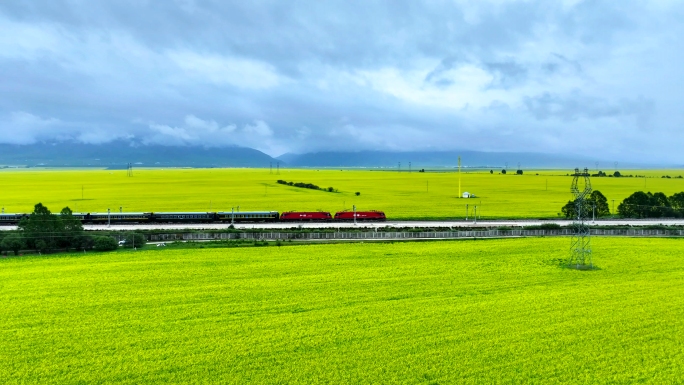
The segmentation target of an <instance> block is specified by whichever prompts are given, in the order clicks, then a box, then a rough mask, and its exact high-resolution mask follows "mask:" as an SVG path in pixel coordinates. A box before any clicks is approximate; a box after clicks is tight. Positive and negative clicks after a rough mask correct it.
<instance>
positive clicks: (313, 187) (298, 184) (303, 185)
mask: <svg viewBox="0 0 684 385" xmlns="http://www.w3.org/2000/svg"><path fill="white" fill-rule="evenodd" d="M276 182H277V183H278V184H284V185H286V186H292V187H299V188H308V189H311V190H321V191H326V192H337V189H335V188H333V187H327V188H322V187H319V186H316V185H315V184H313V183H303V182H288V181H285V180H282V179H278V180H277V181H276Z"/></svg>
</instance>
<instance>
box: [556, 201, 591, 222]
mask: <svg viewBox="0 0 684 385" xmlns="http://www.w3.org/2000/svg"><path fill="white" fill-rule="evenodd" d="M561 212H562V213H563V216H564V217H566V218H568V219H575V218H577V203H576V201H568V203H566V204H565V206H563V207H562V208H561ZM582 214H583V217H584V218H590V217H591V202H589V200H586V199H585V200H584V205H583V206H582Z"/></svg>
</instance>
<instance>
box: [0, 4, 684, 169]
mask: <svg viewBox="0 0 684 385" xmlns="http://www.w3.org/2000/svg"><path fill="white" fill-rule="evenodd" d="M683 8H684V7H683V6H681V5H680V4H678V3H674V2H673V3H667V2H664V3H663V2H658V3H655V2H654V3H648V4H645V3H642V2H630V1H627V2H619V3H616V2H611V1H560V2H548V1H542V0H537V1H491V2H488V1H483V2H468V1H436V2H433V1H426V2H420V1H409V0H405V1H368V2H360V3H352V2H348V1H326V2H310V1H307V2H304V1H301V2H298V1H295V2H287V3H285V2H281V1H258V2H237V1H235V2H226V1H218V0H217V1H209V0H207V1H192V0H183V1H181V0H177V1H143V2H141V1H133V0H122V1H116V2H112V1H98V0H91V1H78V0H69V1H67V0H52V1H40V0H36V1H30V2H26V1H13V0H10V1H4V2H1V3H0V30H2V31H3V32H4V33H3V34H2V36H0V71H1V73H2V74H3V81H2V82H0V95H1V96H0V134H2V136H1V137H0V142H8V143H30V142H33V141H40V140H69V139H71V140H78V141H83V142H90V143H99V142H107V141H110V140H115V139H124V140H130V141H131V142H133V143H138V144H145V143H162V144H203V145H207V146H225V145H230V144H239V145H245V146H251V147H255V148H258V149H260V150H263V151H266V152H268V153H270V154H272V155H278V154H279V153H281V152H287V151H295V152H297V151H312V150H325V149H338V150H339V149H344V148H349V149H399V150H422V149H445V150H449V149H456V148H465V147H468V148H472V147H471V146H472V145H476V146H478V148H481V149H486V150H502V151H516V150H530V148H529V147H533V148H536V149H540V148H541V149H544V150H545V151H566V150H568V148H566V147H565V145H564V144H563V143H565V140H566V139H565V138H566V137H568V136H569V135H570V133H572V134H573V135H574V134H576V133H577V131H585V132H592V133H593V134H594V135H611V138H615V137H616V136H615V135H614V133H615V132H621V135H620V136H619V137H620V138H623V139H622V140H614V146H613V148H614V149H617V150H616V151H629V150H630V148H631V146H633V145H634V143H639V145H640V150H639V151H645V152H652V153H653V154H654V156H657V157H659V158H660V159H662V160H668V161H669V160H676V159H677V158H676V155H670V154H671V153H672V152H669V151H667V150H668V149H663V148H661V147H663V146H665V147H667V146H670V145H671V146H674V144H662V143H661V142H656V141H655V140H653V139H652V138H653V137H654V135H653V133H654V132H657V133H660V134H670V135H671V136H674V137H676V138H678V139H684V138H681V136H680V135H681V134H679V132H678V131H676V129H677V128H678V127H680V126H681V123H682V121H683V120H684V114H683V113H682V112H681V109H680V107H679V104H680V103H679V100H681V97H682V95H681V93H682V91H681V90H679V89H678V88H677V87H672V84H678V83H677V81H678V80H679V81H680V82H681V81H684V79H682V75H681V70H680V69H679V68H680V67H681V65H682V58H681V54H680V53H679V52H681V51H682V50H681V48H682V47H681V45H682V43H681V42H680V41H681V39H680V38H679V36H681V34H682V32H684V31H682V29H683V28H682V26H681V23H680V22H679V20H680V18H681V16H682V9H683ZM599 128H600V130H599ZM483 138H484V139H483ZM675 142H676V140H675V141H673V142H672V143H675ZM466 143H467V144H468V145H466ZM570 150H573V149H570ZM586 151H593V149H590V148H589V149H586Z"/></svg>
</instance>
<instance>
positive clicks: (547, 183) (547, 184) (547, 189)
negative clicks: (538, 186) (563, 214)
mask: <svg viewBox="0 0 684 385" xmlns="http://www.w3.org/2000/svg"><path fill="white" fill-rule="evenodd" d="M546 191H549V180H548V179H547V180H546Z"/></svg>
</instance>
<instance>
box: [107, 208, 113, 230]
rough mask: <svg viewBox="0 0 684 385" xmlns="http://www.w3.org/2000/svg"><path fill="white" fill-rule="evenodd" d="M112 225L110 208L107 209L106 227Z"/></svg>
mask: <svg viewBox="0 0 684 385" xmlns="http://www.w3.org/2000/svg"><path fill="white" fill-rule="evenodd" d="M111 225H112V213H111V210H110V209H107V227H109V226H111Z"/></svg>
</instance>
